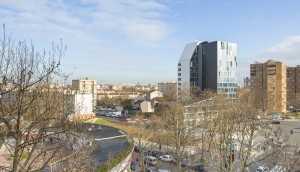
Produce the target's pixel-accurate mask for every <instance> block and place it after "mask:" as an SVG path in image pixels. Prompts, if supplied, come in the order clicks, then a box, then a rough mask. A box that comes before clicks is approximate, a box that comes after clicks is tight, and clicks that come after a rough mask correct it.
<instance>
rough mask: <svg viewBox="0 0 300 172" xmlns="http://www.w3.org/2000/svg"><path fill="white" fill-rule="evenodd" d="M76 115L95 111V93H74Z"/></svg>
mask: <svg viewBox="0 0 300 172" xmlns="http://www.w3.org/2000/svg"><path fill="white" fill-rule="evenodd" d="M74 106H75V111H74V112H75V115H85V114H92V113H93V95H92V94H76V95H74Z"/></svg>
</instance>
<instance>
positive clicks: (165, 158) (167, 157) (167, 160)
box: [159, 155, 173, 162]
mask: <svg viewBox="0 0 300 172" xmlns="http://www.w3.org/2000/svg"><path fill="white" fill-rule="evenodd" d="M159 159H160V160H162V161H165V162H171V161H172V159H173V158H172V157H171V156H170V155H163V156H160V157H159Z"/></svg>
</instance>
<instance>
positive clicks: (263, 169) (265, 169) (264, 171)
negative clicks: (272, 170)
mask: <svg viewBox="0 0 300 172" xmlns="http://www.w3.org/2000/svg"><path fill="white" fill-rule="evenodd" d="M268 171H269V168H268V167H266V166H263V165H261V166H259V167H258V168H257V170H256V172H268Z"/></svg>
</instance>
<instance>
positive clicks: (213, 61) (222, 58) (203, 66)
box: [178, 41, 237, 98]
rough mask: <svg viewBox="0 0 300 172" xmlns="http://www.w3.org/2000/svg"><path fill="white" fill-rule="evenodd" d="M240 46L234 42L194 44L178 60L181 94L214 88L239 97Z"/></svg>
mask: <svg viewBox="0 0 300 172" xmlns="http://www.w3.org/2000/svg"><path fill="white" fill-rule="evenodd" d="M236 54H237V45H236V44H234V43H228V42H222V41H214V42H198V41H197V42H192V43H189V44H187V45H186V46H185V48H184V50H183V52H182V54H181V56H180V59H179V61H178V94H180V93H181V92H183V91H187V92H188V93H189V92H190V90H191V88H192V87H196V88H199V89H200V90H201V91H204V90H207V89H211V90H214V91H217V92H218V93H220V94H226V95H227V96H228V98H235V97H236V96H237V60H236Z"/></svg>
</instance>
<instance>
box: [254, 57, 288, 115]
mask: <svg viewBox="0 0 300 172" xmlns="http://www.w3.org/2000/svg"><path fill="white" fill-rule="evenodd" d="M250 75H251V76H250V80H251V84H250V87H251V94H252V95H253V96H254V97H255V98H256V101H257V102H258V103H259V105H260V108H261V109H264V110H268V112H285V111H286V93H287V92H286V65H285V64H284V63H282V62H277V61H273V60H269V61H267V62H266V63H256V64H251V65H250Z"/></svg>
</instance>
